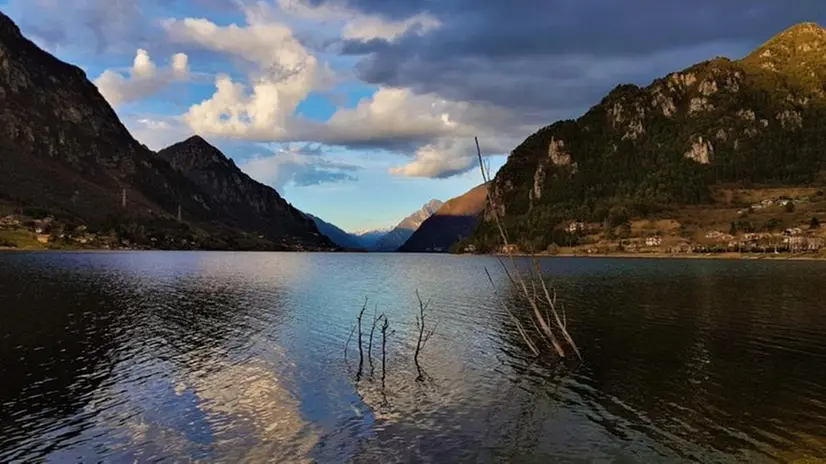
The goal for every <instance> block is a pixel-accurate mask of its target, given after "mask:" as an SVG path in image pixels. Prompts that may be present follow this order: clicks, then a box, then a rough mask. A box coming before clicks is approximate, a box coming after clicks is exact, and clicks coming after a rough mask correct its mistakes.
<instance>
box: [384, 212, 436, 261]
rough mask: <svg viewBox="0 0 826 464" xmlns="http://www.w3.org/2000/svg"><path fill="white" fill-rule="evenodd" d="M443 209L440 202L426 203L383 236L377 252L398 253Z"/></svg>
mask: <svg viewBox="0 0 826 464" xmlns="http://www.w3.org/2000/svg"><path fill="white" fill-rule="evenodd" d="M441 207H442V202H441V201H439V200H430V201H429V202H427V203H425V205H424V206H422V208H421V209H420V210H418V211H416V212H415V213H413V214H411V215H410V216H407V217H406V218H404V219H402V221H401V222H399V224H398V225H397V226H396V227H394V228H393V230H391V231H390V232H388V233H387V234H385V235H384V236H382V237H381V238H380V239H379V240H378V241H377V242H376V245H375V251H397V250H398V249H399V247H401V246H402V245H404V242H406V241H407V239H409V238H410V236H411V235H413V232H415V231H416V229H418V228H419V226H421V225H422V223H423V222H424V221H425V220H427V218H429V217H430V216H432V215H433V213H435V212H436V210H438V209H439V208H441Z"/></svg>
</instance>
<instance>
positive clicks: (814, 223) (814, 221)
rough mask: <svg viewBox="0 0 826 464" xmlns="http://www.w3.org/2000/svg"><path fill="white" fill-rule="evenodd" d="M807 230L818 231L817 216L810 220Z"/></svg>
mask: <svg viewBox="0 0 826 464" xmlns="http://www.w3.org/2000/svg"><path fill="white" fill-rule="evenodd" d="M809 228H810V229H820V219H818V218H817V216H812V220H811V221H809Z"/></svg>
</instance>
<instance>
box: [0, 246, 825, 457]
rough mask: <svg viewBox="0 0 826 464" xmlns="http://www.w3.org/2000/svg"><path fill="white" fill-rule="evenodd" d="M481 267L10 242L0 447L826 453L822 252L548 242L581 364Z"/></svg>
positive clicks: (230, 452)
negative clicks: (423, 326) (626, 253)
mask: <svg viewBox="0 0 826 464" xmlns="http://www.w3.org/2000/svg"><path fill="white" fill-rule="evenodd" d="M486 267H487V268H489V269H491V271H492V273H493V279H494V281H495V285H496V286H497V287H498V288H499V290H500V291H502V292H504V293H505V294H506V295H507V294H508V292H510V291H511V289H510V288H509V287H508V285H507V280H506V278H505V277H504V276H503V275H502V273H501V272H499V265H498V263H497V262H496V260H495V258H491V257H469V256H442V255H397V254H282V253H198V252H191V253H190V252H134V253H131V252H130V253H4V254H0V462H8V461H33V460H47V461H54V462H65V461H71V462H78V461H81V462H89V461H97V460H105V461H109V462H134V461H158V460H168V461H176V462H177V461H222V462H227V461H248V462H261V461H270V462H285V461H304V460H306V461H320V462H342V461H362V462H399V461H401V462H408V461H415V462H420V461H431V462H445V461H448V462H456V461H473V462H492V461H533V462H548V461H555V462H595V461H596V462H675V461H677V462H679V461H702V462H731V461H743V462H771V461H778V460H779V461H790V460H794V459H797V458H805V457H810V458H813V457H814V458H816V457H826V280H824V277H825V276H826V263H821V262H779V261H773V262H766V261H711V260H673V261H669V260H637V259H583V258H580V259H575V258H554V259H548V260H545V261H543V267H544V269H545V272H546V273H547V275H548V276H549V279H550V281H551V282H552V283H553V284H554V286H555V288H556V289H557V291H558V294H559V296H560V299H561V300H563V301H564V303H565V306H566V308H567V313H568V319H569V327H570V331H571V333H572V335H573V336H574V338H575V339H576V340H577V342H578V344H579V345H580V347H581V349H582V352H583V357H584V362H583V363H582V364H581V365H576V364H574V363H567V365H566V364H559V363H556V362H552V361H551V360H549V359H548V360H546V359H543V360H540V361H539V362H532V361H530V360H528V359H527V352H526V349H525V347H524V346H523V345H522V343H521V340H520V338H519V336H518V335H516V334H515V333H514V331H513V329H512V327H511V325H510V323H509V322H508V321H509V319H508V317H507V316H506V315H505V314H504V313H503V311H502V310H501V307H500V306H499V305H498V304H497V303H496V300H495V298H494V296H493V291H492V288H491V285H490V282H488V280H487V277H486V276H485V268H486ZM417 289H418V290H419V292H420V294H421V295H422V298H423V299H427V300H431V301H432V302H431V306H430V307H431V313H430V319H429V321H432V322H436V321H438V327H437V329H436V332H435V335H434V336H433V338H432V339H431V340H430V343H429V345H428V346H427V347H426V348H425V351H424V353H423V355H422V364H423V366H424V368H425V370H426V372H427V379H426V380H425V381H422V382H419V381H416V372H415V369H414V367H413V364H412V353H413V346H414V344H415V335H416V333H415V314H416V311H417V300H416V290H417ZM365 297H367V298H368V299H369V303H368V305H369V306H368V307H369V310H368V311H367V313H366V314H367V316H365V319H372V317H373V316H372V314H373V308H374V307H375V306H374V305H376V304H377V305H378V312H379V313H385V314H386V315H387V317H388V319H389V321H390V330H391V331H394V332H393V333H392V335H390V336H389V337H388V346H387V376H386V381H385V385H384V387H383V388H382V385H381V381H380V370H381V369H380V367H379V366H378V363H377V366H376V369H374V372H373V375H372V376H371V375H370V369H369V366H367V369H366V372H365V375H364V376H363V378H362V379H361V380H360V381H359V382H356V380H355V368H356V364H357V363H358V353H357V352H356V351H355V346H356V345H355V343H354V342H352V341H351V342H350V351H349V354H348V355H347V360H346V361H345V356H344V347H345V345H346V344H347V340H348V336H349V335H350V333H351V329H352V327H353V324H354V322H355V318H356V315H357V313H358V312H359V310H360V308H361V307H362V305H363V302H364V298H365ZM365 338H366V337H365ZM365 343H366V342H365ZM377 353H378V352H377ZM365 363H366V361H365Z"/></svg>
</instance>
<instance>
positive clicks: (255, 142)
mask: <svg viewBox="0 0 826 464" xmlns="http://www.w3.org/2000/svg"><path fill="white" fill-rule="evenodd" d="M779 3H780V2H776V1H770V0H754V1H749V2H745V1H731V2H718V1H712V0H698V1H695V2H693V3H692V5H691V7H690V8H688V7H686V6H685V4H683V3H682V2H662V1H660V0H656V1H655V0H638V1H635V2H633V3H629V2H619V1H617V0H577V1H573V0H558V1H554V2H551V1H550V0H525V1H523V2H518V3H512V2H500V1H493V0H491V1H473V0H456V1H451V2H433V1H427V0H134V1H132V0H72V1H68V0H0V8H2V10H3V12H4V13H6V14H8V15H9V16H11V17H12V19H14V20H15V21H16V22H17V23H18V24H19V25H20V26H21V29H22V30H23V32H24V34H26V35H27V36H28V37H30V38H32V39H33V40H34V41H35V42H37V43H38V44H39V45H40V46H42V47H43V48H45V49H47V50H49V51H50V52H52V53H53V54H55V55H57V56H58V57H59V58H61V59H63V60H65V61H69V62H72V63H74V64H76V65H78V66H80V67H82V68H83V69H84V70H85V71H86V73H87V76H88V77H89V78H90V79H91V80H93V81H94V82H95V84H96V85H97V86H98V88H99V89H100V91H101V93H102V94H103V95H104V97H106V99H107V100H108V101H109V102H110V104H112V106H113V107H114V108H115V110H116V111H117V113H118V115H119V116H120V117H121V119H122V120H123V121H124V123H125V124H126V125H127V127H129V129H130V131H131V132H132V134H133V135H134V136H135V137H136V138H137V139H138V140H140V141H141V142H143V143H145V144H147V145H148V146H149V147H150V148H153V149H160V148H163V147H164V146H167V145H170V144H172V143H175V142H177V141H180V140H183V139H185V138H186V137H188V136H190V135H192V134H195V133H197V134H199V135H201V136H203V137H204V138H206V139H207V140H209V141H210V142H212V143H213V144H215V145H216V146H218V147H219V148H221V149H222V150H223V151H224V152H225V153H226V154H227V155H228V156H230V157H232V158H233V159H234V160H235V161H236V163H237V164H238V165H239V166H241V168H242V169H244V170H245V172H247V174H249V175H250V176H252V177H253V178H256V179H258V180H260V181H261V182H264V183H267V184H269V185H272V186H274V187H275V188H276V189H277V190H278V191H279V192H280V193H282V195H283V196H284V197H285V198H286V199H287V200H288V201H290V202H292V203H293V204H294V205H296V206H297V207H299V208H300V209H302V210H304V211H307V212H310V213H313V214H315V215H317V216H320V217H322V218H323V219H325V220H327V221H329V222H332V223H334V224H336V225H338V226H340V227H342V228H344V229H345V230H351V231H352V230H356V229H368V228H378V227H386V226H391V225H394V224H395V223H396V222H398V221H399V220H400V219H402V218H403V217H404V216H406V215H407V214H409V213H411V212H412V211H414V210H416V209H418V208H419V207H421V205H423V204H424V203H426V202H427V201H429V200H430V199H432V198H437V199H440V200H443V201H444V200H447V199H449V198H451V197H454V196H457V195H459V194H462V193H464V192H465V191H467V190H469V189H470V188H472V187H474V186H475V185H478V183H479V181H480V178H479V175H478V169H477V168H476V165H475V149H474V146H473V137H474V136H479V137H480V139H481V142H482V149H483V151H484V153H485V155H486V156H487V157H488V158H489V160H490V164H491V167H492V169H493V170H494V171H496V170H498V169H499V167H501V166H502V165H503V163H504V162H505V159H506V157H505V155H506V154H507V153H508V152H509V151H510V150H512V149H513V148H514V147H515V146H516V145H517V144H518V143H520V142H521V141H522V140H524V138H525V137H527V136H528V135H530V134H531V133H533V132H534V131H536V130H537V129H538V128H539V127H542V126H544V125H547V124H550V123H552V122H554V121H556V120H558V119H563V118H572V117H576V116H578V115H580V114H581V113H583V112H584V111H585V110H587V108H588V107H590V106H591V105H593V104H595V103H597V102H598V101H599V100H600V99H601V97H602V96H603V95H604V94H605V93H606V92H608V91H609V90H610V89H611V88H613V87H614V86H615V85H617V84H619V83H625V82H632V83H637V84H641V85H644V84H647V83H648V82H650V81H651V79H653V78H655V77H658V76H661V75H664V74H666V73H668V72H671V71H675V70H679V69H682V68H684V67H687V66H689V65H691V64H693V63H695V62H699V61H702V60H705V59H709V58H712V57H714V56H716V55H724V56H730V57H733V58H737V57H740V56H742V55H744V54H746V53H747V52H748V51H749V50H751V49H753V48H754V47H756V46H757V45H759V44H760V43H762V42H763V41H765V40H767V39H768V38H769V37H770V36H771V35H773V34H775V33H777V32H780V31H781V30H782V29H784V28H786V27H788V26H790V25H792V24H794V23H796V22H799V21H804V20H810V21H819V20H821V19H823V17H824V15H825V14H826V13H824V11H825V10H826V7H825V6H824V5H823V2H810V1H805V0H801V1H798V2H783V4H782V5H781V4H779ZM652 38H653V39H652Z"/></svg>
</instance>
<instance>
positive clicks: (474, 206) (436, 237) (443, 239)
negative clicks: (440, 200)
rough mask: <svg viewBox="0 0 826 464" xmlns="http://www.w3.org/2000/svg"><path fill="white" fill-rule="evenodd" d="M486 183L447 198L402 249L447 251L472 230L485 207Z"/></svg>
mask: <svg viewBox="0 0 826 464" xmlns="http://www.w3.org/2000/svg"><path fill="white" fill-rule="evenodd" d="M487 196H488V188H487V185H484V184H483V185H479V186H477V187H474V188H473V189H471V190H469V191H468V192H466V193H464V194H463V195H461V196H458V197H456V198H452V199H450V200H448V201H447V202H446V203H445V204H444V205H442V207H441V208H439V209H438V210H437V211H436V212H435V213H434V214H433V215H432V216H430V217H429V218H427V219H426V220H425V221H424V222H423V223H422V225H421V226H419V228H418V229H416V231H415V232H414V233H413V235H411V236H410V238H409V239H407V241H406V242H405V243H404V245H402V246H401V248H399V251H405V252H432V251H435V252H446V251H448V250H449V249H450V247H451V246H452V245H453V244H454V243H456V242H458V241H459V240H461V239H463V238H465V237H468V236H469V235H471V234H472V233H473V230H474V229H475V228H476V224H477V223H478V221H479V217H480V216H481V214H482V212H483V211H484V210H485V204H486V201H487Z"/></svg>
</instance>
